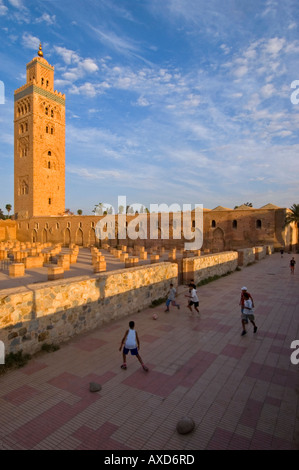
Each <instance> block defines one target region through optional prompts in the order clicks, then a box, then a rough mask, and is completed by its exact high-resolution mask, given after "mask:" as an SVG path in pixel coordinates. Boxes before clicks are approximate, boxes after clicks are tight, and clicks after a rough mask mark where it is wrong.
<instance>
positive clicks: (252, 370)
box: [245, 362, 299, 388]
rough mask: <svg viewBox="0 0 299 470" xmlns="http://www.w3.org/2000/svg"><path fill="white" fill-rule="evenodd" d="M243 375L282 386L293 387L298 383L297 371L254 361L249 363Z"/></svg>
mask: <svg viewBox="0 0 299 470" xmlns="http://www.w3.org/2000/svg"><path fill="white" fill-rule="evenodd" d="M245 375H246V376H247V377H252V378H254V379H259V380H263V381H265V382H271V383H273V384H275V385H282V386H283V387H289V388H295V387H296V386H297V385H298V384H299V377H298V373H297V371H293V370H284V369H281V368H278V367H272V366H266V365H263V364H257V363H254V362H252V363H251V364H250V366H249V367H248V369H247V371H246V374H245Z"/></svg>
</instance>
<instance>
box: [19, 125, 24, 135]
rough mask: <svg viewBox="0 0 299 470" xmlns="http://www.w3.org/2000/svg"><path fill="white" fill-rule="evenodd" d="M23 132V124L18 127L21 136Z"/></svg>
mask: <svg viewBox="0 0 299 470" xmlns="http://www.w3.org/2000/svg"><path fill="white" fill-rule="evenodd" d="M23 132H24V127H23V124H21V125H20V134H23Z"/></svg>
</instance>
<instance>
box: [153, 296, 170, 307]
mask: <svg viewBox="0 0 299 470" xmlns="http://www.w3.org/2000/svg"><path fill="white" fill-rule="evenodd" d="M165 302H166V297H160V298H159V299H155V300H153V301H152V303H151V305H150V308H155V307H157V306H158V305H161V304H164V303H165Z"/></svg>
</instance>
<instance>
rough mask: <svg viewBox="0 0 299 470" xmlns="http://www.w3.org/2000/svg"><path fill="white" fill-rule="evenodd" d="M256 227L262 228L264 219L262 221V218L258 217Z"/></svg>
mask: <svg viewBox="0 0 299 470" xmlns="http://www.w3.org/2000/svg"><path fill="white" fill-rule="evenodd" d="M256 228H257V229H260V228H262V221H261V219H257V221H256Z"/></svg>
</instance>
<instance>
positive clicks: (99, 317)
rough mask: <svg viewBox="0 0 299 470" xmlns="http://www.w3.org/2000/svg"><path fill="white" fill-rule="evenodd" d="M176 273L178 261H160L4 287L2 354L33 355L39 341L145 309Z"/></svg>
mask: <svg viewBox="0 0 299 470" xmlns="http://www.w3.org/2000/svg"><path fill="white" fill-rule="evenodd" d="M177 276H178V267H177V264H173V263H158V264H154V265H150V266H144V267H142V266H141V267H136V268H129V269H126V270H125V271H113V272H109V273H103V274H100V275H97V276H94V277H92V278H90V277H87V276H86V277H82V278H76V279H70V280H64V281H53V282H51V283H43V284H32V285H29V286H28V287H21V288H19V289H9V290H6V291H2V292H1V294H0V308H1V314H0V341H3V342H4V344H5V350H6V354H8V353H9V352H16V351H18V350H20V349H22V350H23V351H24V352H28V353H34V352H36V351H38V350H40V348H41V346H42V343H43V342H46V343H55V344H57V343H61V342H63V341H66V340H68V339H69V338H71V337H73V336H74V335H77V334H79V333H82V332H85V331H88V330H92V329H94V328H96V327H99V326H101V325H102V324H104V323H107V322H109V321H111V320H115V319H117V318H122V317H125V316H127V315H129V314H132V313H137V312H139V311H141V310H143V309H144V308H147V307H148V306H149V305H150V304H151V303H152V301H153V300H156V299H158V298H161V297H165V296H166V294H167V292H168V290H169V284H170V282H173V284H174V285H177Z"/></svg>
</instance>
